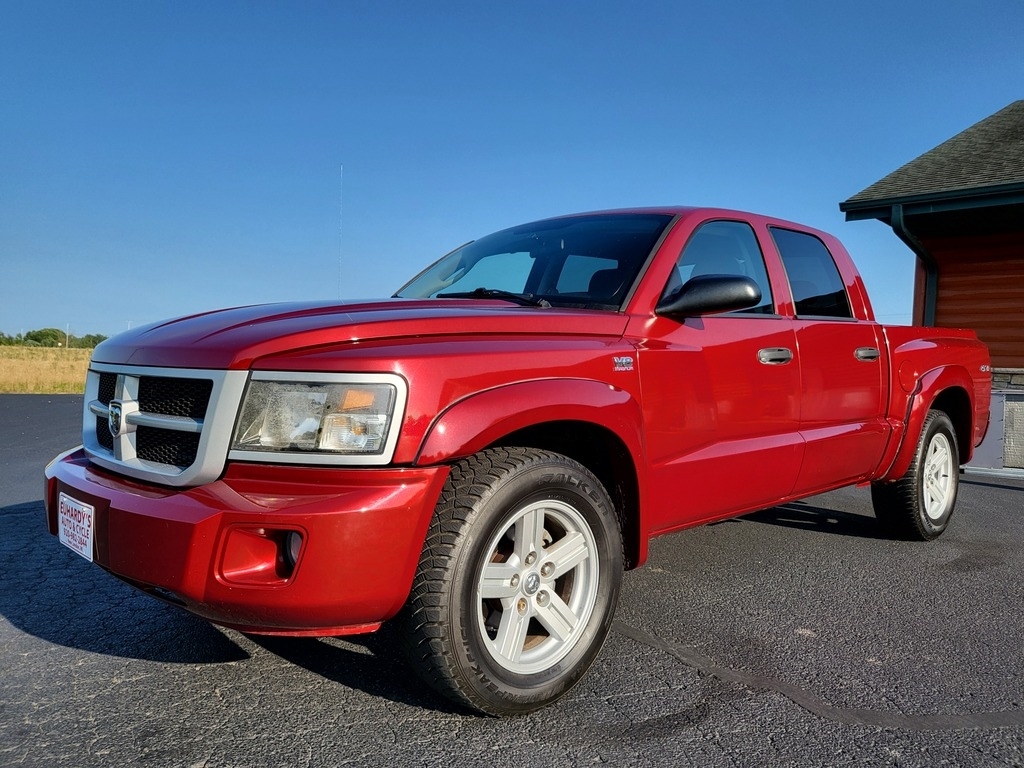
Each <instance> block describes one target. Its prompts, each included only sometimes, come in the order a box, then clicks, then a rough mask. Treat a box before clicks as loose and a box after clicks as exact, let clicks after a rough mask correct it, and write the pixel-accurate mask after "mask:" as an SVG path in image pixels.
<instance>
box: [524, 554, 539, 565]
mask: <svg viewBox="0 0 1024 768" xmlns="http://www.w3.org/2000/svg"><path fill="white" fill-rule="evenodd" d="M536 562H537V553H536V552H531V553H530V554H528V555H527V556H526V564H527V565H533V564H534V563H536Z"/></svg>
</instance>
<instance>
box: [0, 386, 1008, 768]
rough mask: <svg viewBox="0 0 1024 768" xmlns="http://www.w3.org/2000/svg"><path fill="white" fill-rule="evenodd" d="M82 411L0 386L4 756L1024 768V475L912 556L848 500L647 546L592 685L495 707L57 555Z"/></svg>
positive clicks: (150, 761) (373, 638)
mask: <svg viewBox="0 0 1024 768" xmlns="http://www.w3.org/2000/svg"><path fill="white" fill-rule="evenodd" d="M81 408H82V405H81V398H80V397H73V396H24V395H0V437H2V439H0V557H2V560H0V562H2V563H3V576H2V579H0V766H58V765H60V766H65V765H67V766H71V765H73V766H83V767H84V766H161V767H162V766H188V767H192V768H200V767H205V768H214V767H215V766H254V767H255V766H337V765H357V766H362V765H366V766H388V767H389V768H399V767H401V766H530V767H531V768H540V767H543V766H577V765H580V766H582V765H612V766H673V767H675V766H702V767H703V766H881V765H891V766H922V767H925V766H927V767H928V768H931V767H932V766H939V765H947V766H1024V650H1022V637H1024V610H1022V606H1024V579H1022V576H1024V482H1021V481H1019V480H1007V479H1001V478H991V477H978V476H974V475H967V476H964V477H963V478H962V484H961V489H960V499H959V503H958V507H957V510H956V513H955V515H954V517H953V520H952V522H951V524H950V528H949V530H948V531H947V532H946V533H945V534H944V535H943V536H942V537H941V538H940V539H938V540H937V541H935V542H930V543H927V544H921V543H912V542H898V541H890V540H887V539H885V538H881V537H880V536H879V533H878V531H877V529H876V526H875V521H874V518H873V516H872V515H871V507H870V499H869V497H868V494H867V491H865V490H864V489H844V490H842V491H837V492H834V493H830V494H825V495H822V496H817V497H814V498H812V499H808V500H806V501H804V502H801V503H797V504H790V505H786V506H784V507H778V508H775V509H771V510H767V511H764V512H760V513H757V514H755V515H750V516H747V517H745V518H742V519H739V520H736V521H729V522H725V523H719V524H716V525H711V526H706V527H703V528H698V529H694V530H690V531H685V532H682V533H678V534H674V535H671V536H667V537H663V538H661V539H658V540H656V541H655V542H653V544H652V549H651V557H650V560H649V562H648V564H647V565H646V566H645V567H643V568H641V569H640V570H638V571H635V572H631V573H629V574H627V575H626V577H625V582H624V587H623V593H622V599H621V602H620V605H619V610H618V613H617V620H616V624H615V627H614V630H613V632H612V634H611V636H610V638H609V640H608V642H607V644H606V646H605V648H604V651H603V652H602V654H601V656H600V657H599V659H598V661H597V662H596V664H595V666H594V668H593V669H592V670H591V673H590V674H589V675H588V676H587V678H585V680H584V681H583V682H582V683H581V684H580V685H579V686H578V687H577V688H576V689H575V690H574V691H573V692H571V693H570V694H569V695H568V696H567V697H566V698H565V699H563V700H562V701H560V702H559V703H557V704H555V705H554V706H552V707H549V708H548V709H545V710H542V711H540V712H536V713H534V714H531V715H528V716H525V717H519V718H511V719H494V718H485V717H477V716H473V715H469V714H465V713H464V712H462V711H459V710H457V709H455V708H454V707H452V706H451V705H449V704H448V703H447V702H446V701H445V700H443V699H440V698H438V697H437V696H435V695H434V694H433V693H432V692H430V691H429V690H428V689H426V688H425V687H424V686H422V685H421V684H420V683H419V682H418V681H417V679H416V678H414V677H413V676H412V675H410V674H409V672H408V671H407V670H406V668H405V667H404V666H403V665H402V663H401V661H400V660H399V658H398V652H397V643H395V641H394V638H393V637H391V636H390V634H389V631H383V632H381V633H378V634H376V635H370V636H366V637H363V638H348V639H268V638H259V637H255V636H246V635H243V634H240V633H238V632H234V631H230V630H224V629H220V628H218V627H215V626H213V625H211V624H209V623H207V622H205V621H202V620H200V619H197V618H195V617H193V616H191V615H189V614H187V613H185V612H183V611H181V610H179V609H176V608H174V607H171V606H167V605H164V604H162V603H160V602H158V601H156V600H154V599H153V598H150V597H147V596H145V595H142V594H140V593H137V592H136V591H134V590H133V589H131V588H130V587H128V586H126V585H124V584H122V583H120V582H118V581H117V580H115V579H114V578H112V577H111V576H109V575H108V574H106V573H104V572H103V571H102V570H101V569H100V568H98V567H96V566H93V565H91V564H89V563H87V562H86V561H85V560H83V559H82V558H80V557H78V556H77V555H75V554H74V553H73V552H71V551H70V550H68V549H67V548H65V547H63V546H61V545H60V544H59V543H58V542H57V540H56V538H54V537H51V536H50V535H49V534H48V533H47V531H46V527H45V523H44V520H43V509H42V502H41V496H42V479H41V474H42V468H43V466H44V465H45V463H46V462H47V461H49V459H50V458H52V457H53V456H54V455H56V454H57V453H58V452H60V451H62V450H65V449H67V448H70V447H72V446H74V445H75V444H77V443H78V442H79V431H80V425H81ZM684 501H685V500H681V503H684Z"/></svg>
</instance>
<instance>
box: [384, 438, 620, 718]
mask: <svg viewBox="0 0 1024 768" xmlns="http://www.w3.org/2000/svg"><path fill="white" fill-rule="evenodd" d="M622 563H623V558H622V538H621V534H620V532H619V526H618V522H617V518H616V515H615V510H614V506H613V504H612V502H611V499H610V498H609V497H608V493H607V492H606V491H605V489H604V488H603V486H602V485H601V483H600V482H599V481H598V480H597V478H596V477H594V475H593V474H591V473H590V472H589V471H588V470H587V469H586V468H585V467H583V466H582V465H580V464H578V463H577V462H575V461H573V460H571V459H569V458H566V457H565V456H561V455H559V454H555V453H549V452H546V451H540V450H536V449H530V448H508V449H504V448H499V449H490V450H486V451H483V452H481V453H479V454H477V455H475V456H472V457H470V458H468V459H464V460H463V461H460V462H458V463H457V464H455V465H454V466H453V467H452V470H451V474H450V475H449V477H448V480H447V482H446V484H445V487H444V489H443V491H442V493H441V497H440V500H439V501H438V505H437V509H436V510H435V513H434V517H433V519H432V521H431V524H430V528H429V530H428V532H427V538H426V542H425V544H424V547H423V554H422V555H421V557H420V562H419V566H418V568H417V572H416V576H415V579H414V581H413V587H412V592H411V594H410V597H409V600H408V602H407V604H406V606H405V608H404V609H403V612H402V615H401V617H400V622H401V623H402V624H403V625H404V626H403V629H404V632H403V635H404V640H405V643H406V648H407V652H408V657H409V661H410V663H411V665H412V667H413V668H414V669H415V670H416V671H417V673H418V674H419V675H420V676H421V677H422V678H423V679H424V680H425V681H426V682H427V683H428V684H430V685H431V686H433V687H434V688H435V689H436V690H438V691H439V692H441V693H442V694H444V695H445V696H447V697H449V698H451V699H453V700H454V701H456V702H458V703H459V704H461V705H463V706H466V707H469V708H471V709H474V710H477V711H479V712H483V713H486V714H491V715H514V714H522V713H526V712H530V711H533V710H535V709H539V708H540V707H543V706H546V705H547V704H550V703H551V702H553V701H555V700H556V699H558V698H559V697H561V696H563V695H565V694H566V693H567V692H568V691H569V690H570V689H571V688H572V687H573V686H574V685H575V684H576V683H578V682H579V681H580V679H581V678H582V677H583V675H584V673H585V672H586V671H587V669H588V668H589V667H590V665H591V663H592V662H593V661H594V659H595V658H596V657H597V654H598V653H599V652H600V650H601V646H602V645H603V644H604V640H605V638H606V637H607V635H608V631H609V629H610V628H611V623H612V619H613V617H614V613H615V605H616V602H617V600H618V595H619V585H620V583H621V581H622Z"/></svg>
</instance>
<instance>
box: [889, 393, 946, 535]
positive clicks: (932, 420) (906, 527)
mask: <svg viewBox="0 0 1024 768" xmlns="http://www.w3.org/2000/svg"><path fill="white" fill-rule="evenodd" d="M959 481H960V451H959V448H958V446H957V441H956V431H955V430H954V429H953V423H952V422H951V421H950V420H949V417H948V416H947V415H946V414H945V413H943V412H942V411H929V412H928V415H927V416H926V417H925V420H924V425H923V426H922V428H921V437H920V438H919V440H918V442H917V450H916V451H915V453H914V460H913V461H912V462H911V464H910V468H909V469H908V470H907V473H906V474H905V475H904V476H903V477H901V478H900V479H898V480H896V481H893V482H890V483H872V484H871V503H872V505H873V506H874V509H875V517H877V518H878V521H879V522H880V523H881V524H882V527H883V528H884V529H885V530H886V531H887V532H888V533H890V534H892V535H894V536H896V537H898V538H902V539H910V540H915V541H931V540H932V539H935V538H938V537H939V536H940V535H941V534H942V532H943V531H945V530H946V527H947V526H948V525H949V519H950V517H951V516H952V515H953V507H954V506H955V505H956V494H957V490H958V488H959V485H960V482H959Z"/></svg>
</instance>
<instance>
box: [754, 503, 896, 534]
mask: <svg viewBox="0 0 1024 768" xmlns="http://www.w3.org/2000/svg"><path fill="white" fill-rule="evenodd" d="M739 520H741V521H748V522H752V523H764V524H767V525H779V526H782V527H784V528H797V529H800V530H805V531H818V532H820V533H831V534H835V535H837V536H853V537H856V538H858V539H889V538H890V537H889V536H886V534H885V533H884V532H883V531H882V529H881V528H880V526H879V525H878V521H877V520H876V519H875V518H874V517H869V516H867V515H855V514H852V513H850V512H842V511H840V510H837V509H827V508H825V507H817V506H814V505H813V504H807V503H806V502H802V501H796V502H793V503H791V504H783V505H781V506H778V507H772V508H771V509H765V510H762V511H760V512H754V513H753V514H750V515H745V516H744V517H741V518H739Z"/></svg>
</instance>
